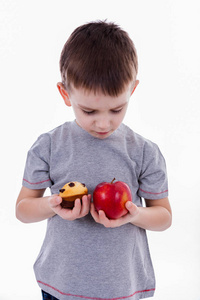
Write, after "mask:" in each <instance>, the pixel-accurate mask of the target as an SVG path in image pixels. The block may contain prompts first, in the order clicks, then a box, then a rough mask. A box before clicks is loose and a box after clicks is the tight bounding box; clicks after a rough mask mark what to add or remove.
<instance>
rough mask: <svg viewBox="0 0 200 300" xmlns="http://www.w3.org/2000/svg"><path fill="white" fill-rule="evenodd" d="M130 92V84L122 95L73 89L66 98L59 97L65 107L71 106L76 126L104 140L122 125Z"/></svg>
mask: <svg viewBox="0 0 200 300" xmlns="http://www.w3.org/2000/svg"><path fill="white" fill-rule="evenodd" d="M59 90H60V88H59ZM132 90H133V85H132V84H130V85H128V86H127V88H126V89H125V91H124V92H123V93H122V94H120V95H119V96H117V97H111V96H107V95H104V94H103V93H96V94H95V93H94V92H88V91H85V90H84V89H81V88H79V89H76V88H74V87H73V88H72V90H71V91H70V94H67V93H66V97H63V94H62V93H61V95H62V97H63V98H64V100H65V103H66V105H68V106H72V108H73V110H74V113H75V116H76V122H77V124H78V125H79V126H80V127H82V128H83V129H84V130H86V131H87V132H88V133H89V134H91V135H92V136H94V137H96V138H99V139H105V138H107V137H109V136H110V135H111V134H112V133H113V132H114V131H115V130H116V129H117V128H118V127H119V125H120V124H121V123H122V121H123V119H124V116H125V114H126V110H127V107H128V102H129V98H130V96H131V93H132ZM60 92H61V90H60Z"/></svg>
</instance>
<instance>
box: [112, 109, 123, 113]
mask: <svg viewBox="0 0 200 300" xmlns="http://www.w3.org/2000/svg"><path fill="white" fill-rule="evenodd" d="M121 111H122V108H120V109H118V110H112V113H114V114H118V113H120V112H121Z"/></svg>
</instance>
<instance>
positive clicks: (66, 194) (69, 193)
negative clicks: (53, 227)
mask: <svg viewBox="0 0 200 300" xmlns="http://www.w3.org/2000/svg"><path fill="white" fill-rule="evenodd" d="M59 192H60V194H59V196H60V197H61V198H62V202H61V206H62V207H63V208H73V207H74V201H75V200H76V199H77V198H79V199H82V197H83V196H84V195H87V194H88V189H87V187H86V186H85V184H84V183H80V182H78V181H70V182H68V183H66V184H65V185H64V186H63V187H62V189H60V190H59Z"/></svg>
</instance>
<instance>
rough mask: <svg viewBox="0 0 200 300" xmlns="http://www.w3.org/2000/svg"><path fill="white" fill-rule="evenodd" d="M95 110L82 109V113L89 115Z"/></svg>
mask: <svg viewBox="0 0 200 300" xmlns="http://www.w3.org/2000/svg"><path fill="white" fill-rule="evenodd" d="M94 112H95V110H91V111H87V110H83V113H84V114H87V115H91V114H93V113H94Z"/></svg>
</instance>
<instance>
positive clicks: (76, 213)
mask: <svg viewBox="0 0 200 300" xmlns="http://www.w3.org/2000/svg"><path fill="white" fill-rule="evenodd" d="M61 202H62V198H61V197H60V196H59V195H52V196H50V197H48V204H49V207H50V208H51V209H52V211H54V212H55V214H57V215H59V216H60V217H61V218H62V219H65V220H69V221H73V220H75V219H79V218H82V217H84V216H86V215H87V214H88V213H89V211H90V203H91V195H85V196H83V198H82V204H81V201H80V199H76V200H75V204H74V208H73V209H67V208H62V206H61V205H60V204H61Z"/></svg>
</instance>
